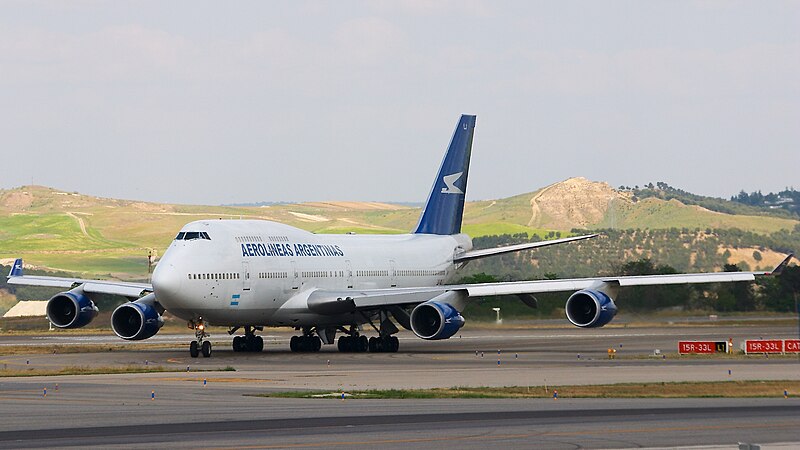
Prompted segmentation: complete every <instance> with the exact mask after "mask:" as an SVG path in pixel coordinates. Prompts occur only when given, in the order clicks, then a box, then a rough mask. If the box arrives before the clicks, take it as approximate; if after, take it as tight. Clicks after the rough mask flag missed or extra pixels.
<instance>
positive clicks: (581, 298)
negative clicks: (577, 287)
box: [565, 289, 617, 328]
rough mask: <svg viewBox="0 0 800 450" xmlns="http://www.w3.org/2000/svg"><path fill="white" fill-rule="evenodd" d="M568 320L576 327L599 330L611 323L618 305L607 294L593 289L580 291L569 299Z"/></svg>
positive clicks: (567, 307)
mask: <svg viewBox="0 0 800 450" xmlns="http://www.w3.org/2000/svg"><path fill="white" fill-rule="evenodd" d="M565 309H566V312H567V319H569V321H570V322H572V324H573V325H575V326H576V327H581V328H598V327H602V326H603V325H606V324H608V323H609V322H611V319H613V318H614V316H615V315H616V314H617V305H615V304H614V301H613V300H612V299H611V297H609V296H608V295H607V294H605V293H604V292H601V291H595V290H592V289H584V290H581V291H578V292H576V293H574V294H572V295H570V297H569V298H568V299H567V306H566V308H565Z"/></svg>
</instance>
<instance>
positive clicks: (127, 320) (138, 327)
mask: <svg viewBox="0 0 800 450" xmlns="http://www.w3.org/2000/svg"><path fill="white" fill-rule="evenodd" d="M163 325H164V319H163V318H162V317H161V314H159V313H158V310H157V309H156V308H155V306H153V305H152V304H150V303H144V302H133V303H125V304H122V305H120V306H118V307H117V309H115V310H114V312H113V313H111V329H112V330H114V333H115V334H116V335H117V336H119V337H121V338H122V339H127V340H129V341H140V340H142V339H148V338H151V337H153V336H154V335H155V334H156V333H158V330H160V329H161V327H162V326H163Z"/></svg>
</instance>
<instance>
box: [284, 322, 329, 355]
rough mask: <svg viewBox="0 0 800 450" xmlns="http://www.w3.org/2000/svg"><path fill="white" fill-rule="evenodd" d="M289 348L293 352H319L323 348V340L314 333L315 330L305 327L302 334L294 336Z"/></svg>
mask: <svg viewBox="0 0 800 450" xmlns="http://www.w3.org/2000/svg"><path fill="white" fill-rule="evenodd" d="M289 348H290V349H291V350H292V351H293V352H318V351H319V349H321V348H322V341H321V340H320V339H319V337H317V336H315V335H314V330H313V329H311V328H304V329H303V335H302V336H292V339H291V340H290V341H289Z"/></svg>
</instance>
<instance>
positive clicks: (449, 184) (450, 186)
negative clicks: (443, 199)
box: [442, 172, 464, 195]
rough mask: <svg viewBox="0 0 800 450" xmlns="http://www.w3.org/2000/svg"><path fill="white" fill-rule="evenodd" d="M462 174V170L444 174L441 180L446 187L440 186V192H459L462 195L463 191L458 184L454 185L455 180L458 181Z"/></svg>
mask: <svg viewBox="0 0 800 450" xmlns="http://www.w3.org/2000/svg"><path fill="white" fill-rule="evenodd" d="M462 175H464V172H458V173H454V174H452V175H445V176H444V177H442V181H444V184H445V186H446V187H443V188H442V194H461V195H464V191H462V190H461V188H459V187H458V186H456V185H455V183H456V181H458V179H459V178H461V176H462Z"/></svg>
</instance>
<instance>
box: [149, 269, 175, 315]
mask: <svg viewBox="0 0 800 450" xmlns="http://www.w3.org/2000/svg"><path fill="white" fill-rule="evenodd" d="M151 282H152V283H153V291H154V292H155V294H156V298H157V299H158V301H159V303H161V304H162V305H164V307H166V308H169V306H170V305H174V304H176V303H177V302H178V301H179V298H180V292H181V283H182V282H183V277H181V275H180V273H178V271H177V270H176V269H175V266H174V265H173V264H171V263H170V262H169V261H162V262H161V263H159V264H158V265H157V266H156V270H155V271H153V278H152V281H151Z"/></svg>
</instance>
